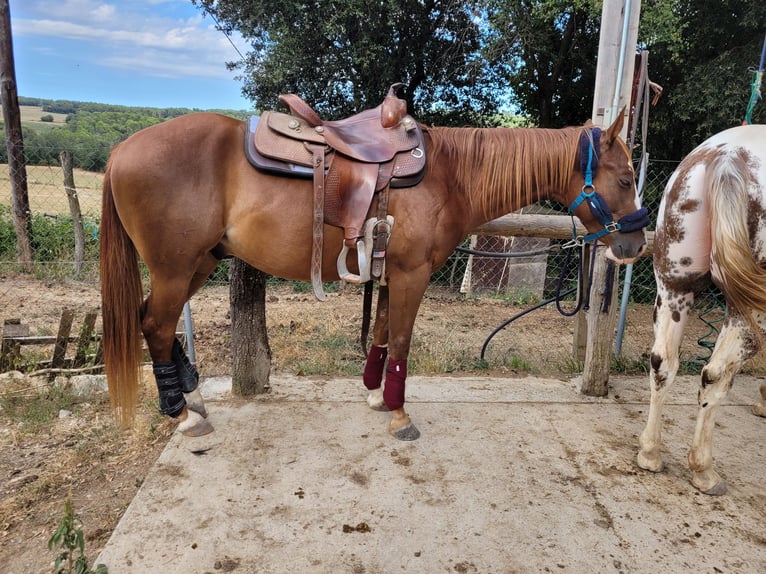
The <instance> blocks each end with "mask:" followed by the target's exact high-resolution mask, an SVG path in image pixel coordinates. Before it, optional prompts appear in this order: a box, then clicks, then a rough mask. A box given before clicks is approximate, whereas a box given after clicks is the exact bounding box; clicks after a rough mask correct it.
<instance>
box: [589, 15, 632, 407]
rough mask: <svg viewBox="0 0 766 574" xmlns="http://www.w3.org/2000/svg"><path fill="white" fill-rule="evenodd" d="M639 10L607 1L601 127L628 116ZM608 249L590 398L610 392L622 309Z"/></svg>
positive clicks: (593, 328) (593, 312)
mask: <svg viewBox="0 0 766 574" xmlns="http://www.w3.org/2000/svg"><path fill="white" fill-rule="evenodd" d="M640 14H641V0H604V5H603V8H602V11H601V35H600V38H599V46H598V63H597V68H596V86H595V91H594V94H593V114H592V118H593V123H594V124H595V125H596V126H598V127H601V128H607V127H609V126H610V125H611V124H612V122H613V121H614V120H615V118H616V117H617V115H618V114H619V113H620V110H621V109H622V108H623V107H624V108H625V112H626V114H629V113H630V103H631V102H630V98H631V87H632V82H633V68H634V67H635V51H636V43H637V40H638V23H639V18H640ZM627 126H628V122H627V120H626V121H625V124H624V126H623V129H622V132H621V133H620V137H622V138H623V139H625V136H626V135H627ZM604 251H605V248H604V247H603V246H600V247H599V248H598V249H597V252H596V262H595V268H594V271H593V282H592V285H591V292H590V309H589V310H588V311H587V332H588V336H587V344H586V348H585V363H584V366H583V373H582V386H581V388H580V392H582V393H583V394H585V395H591V396H606V395H607V393H608V385H609V367H610V365H611V359H612V347H613V345H603V344H602V345H598V344H597V342H598V341H604V340H609V341H612V340H614V337H615V328H616V326H617V309H618V307H619V301H618V298H617V292H618V290H617V287H618V283H619V269H618V268H617V267H616V266H615V268H614V278H613V282H612V286H611V288H609V291H610V292H609V293H608V292H607V288H606V287H605V286H606V279H607V273H608V262H607V260H606V257H605V256H604ZM606 297H610V301H611V304H610V306H609V309H608V311H605V310H604V308H603V307H604V300H605V298H606ZM605 338H606V339H605Z"/></svg>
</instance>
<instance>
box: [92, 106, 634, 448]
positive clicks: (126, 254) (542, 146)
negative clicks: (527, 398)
mask: <svg viewBox="0 0 766 574" xmlns="http://www.w3.org/2000/svg"><path fill="white" fill-rule="evenodd" d="M623 120H624V118H623V114H620V116H619V118H618V119H617V120H616V121H615V122H614V124H613V125H612V126H610V127H609V128H608V129H606V130H604V131H603V133H602V132H601V130H599V129H598V128H593V127H592V126H590V125H589V126H580V127H571V128H563V129H555V130H554V129H534V128H530V129H510V128H481V129H480V128H445V127H435V128H425V127H423V131H424V132H425V147H426V161H427V170H426V174H425V176H424V177H423V179H422V180H421V181H420V183H418V184H417V185H415V186H414V187H409V188H402V189H391V190H390V191H389V192H388V193H389V201H388V213H389V214H391V215H392V216H393V218H394V224H393V228H392V231H391V235H390V239H389V243H388V248H387V250H386V264H385V272H384V276H383V279H384V281H381V287H380V289H379V294H378V305H377V310H376V316H375V323H374V326H373V341H372V343H373V345H372V347H371V350H370V352H369V354H368V357H367V363H366V366H365V369H364V376H363V382H364V384H365V386H366V387H367V389H369V391H370V393H369V395H368V403H369V405H370V406H371V407H372V408H377V409H382V408H384V407H385V408H387V409H388V410H389V411H390V412H391V419H390V422H389V432H391V433H392V434H393V435H394V436H396V437H397V438H399V439H402V440H412V439H415V438H417V437H418V436H419V432H418V430H417V428H416V427H415V425H414V424H413V423H412V421H411V419H410V417H409V416H408V414H407V413H406V412H405V409H404V398H405V396H404V395H405V388H404V387H405V380H406V376H407V356H408V354H409V350H410V338H411V335H412V328H413V325H414V322H415V316H416V315H417V312H418V307H419V306H420V301H421V299H422V297H423V294H424V293H425V290H426V288H427V287H428V283H429V280H430V277H431V274H432V273H433V272H434V271H436V270H437V269H439V267H440V266H441V265H442V264H443V263H444V262H445V261H446V260H447V258H448V257H449V255H450V253H452V251H453V250H454V249H455V247H456V246H458V245H459V244H460V242H461V241H462V240H463V239H464V238H465V237H466V236H467V234H468V233H469V232H470V231H471V230H473V229H475V228H476V227H478V226H479V225H481V224H482V223H485V222H487V221H489V220H491V219H494V218H496V217H499V216H501V215H504V214H507V213H510V212H512V211H515V210H518V209H520V208H521V207H523V206H525V205H528V204H530V203H533V202H536V201H540V200H544V199H551V200H555V201H558V202H560V203H562V204H564V205H567V206H570V211H571V212H572V213H573V214H576V215H577V217H578V218H579V219H580V220H581V221H582V223H583V224H584V225H585V227H586V228H587V229H588V230H589V231H590V232H592V233H591V234H589V236H588V237H589V238H590V237H591V236H592V237H600V238H601V240H602V241H603V242H604V243H605V244H606V245H607V246H608V256H610V257H612V258H613V259H614V260H616V261H618V262H631V261H633V260H635V259H636V258H637V257H639V256H640V255H641V254H642V252H643V251H644V250H645V233H644V229H643V228H644V227H645V226H646V224H647V223H648V216H647V215H646V210H645V209H643V208H642V209H639V206H638V201H637V194H636V188H635V184H634V173H633V168H632V166H631V160H630V154H629V151H628V148H627V146H626V145H625V143H624V142H623V141H622V140H621V139H620V137H619V132H620V130H621V128H622V124H623ZM244 138H245V123H244V122H241V121H238V120H235V119H232V118H229V117H225V116H221V115H217V114H211V113H197V114H190V115H186V116H182V117H179V118H176V119H173V120H170V121H167V122H165V123H162V124H158V125H156V126H153V127H149V128H147V129H144V130H142V131H140V132H138V133H136V134H134V135H133V136H131V137H130V138H128V139H127V140H126V141H125V142H123V143H121V144H120V145H119V146H117V147H116V148H115V149H114V150H113V152H112V154H111V156H110V159H109V162H108V165H107V169H106V174H105V178H104V187H103V214H102V222H101V280H102V300H103V323H104V335H103V338H104V359H105V364H106V373H107V378H108V381H109V389H110V395H111V400H112V406H113V409H114V411H115V414H116V416H117V418H118V420H119V421H120V422H121V423H122V424H123V425H125V424H127V423H129V422H130V420H131V417H132V416H133V412H134V407H135V403H136V398H137V387H138V363H139V359H140V356H141V354H140V345H139V344H140V336H141V334H143V336H144V337H145V339H146V342H147V345H148V348H149V353H150V355H151V359H152V362H153V368H154V374H155V377H156V379H157V386H158V391H159V398H160V409H161V411H162V412H163V413H165V414H168V415H170V416H173V417H177V418H178V419H179V420H180V424H179V427H178V428H179V430H180V431H181V432H182V433H184V434H187V435H191V436H196V435H201V434H204V433H207V432H210V431H211V430H212V426H211V425H210V423H209V422H208V421H207V420H206V417H207V413H206V411H205V407H204V403H203V401H202V397H201V395H200V394H199V391H198V389H197V381H198V375H197V372H196V370H195V369H194V367H193V366H192V365H191V364H190V363H189V361H188V360H187V359H186V356H185V355H184V353H183V349H182V347H181V346H180V344H179V343H178V341H177V340H176V339H175V330H176V324H177V321H178V318H179V316H180V314H181V312H182V308H183V305H184V303H185V302H186V301H187V300H188V299H189V298H190V297H191V296H192V295H193V294H194V292H195V291H197V290H198V289H199V288H200V286H201V285H202V284H203V283H204V282H205V280H206V279H207V277H208V275H210V273H211V272H212V271H213V270H214V269H215V267H216V265H217V264H218V261H219V258H221V257H224V256H234V257H238V258H240V259H242V260H244V261H246V262H247V263H249V264H250V265H252V266H253V267H255V268H257V269H260V270H261V271H263V272H265V273H268V274H270V275H274V276H277V277H282V278H285V279H292V280H309V278H310V267H311V252H312V213H313V210H312V191H313V187H312V182H311V180H308V179H300V178H295V177H283V176H280V175H274V174H269V173H264V172H260V171H258V170H256V169H254V168H253V167H252V166H251V165H250V163H248V160H247V158H246V156H245V152H244ZM599 140H600V141H599ZM376 203H377V201H376V200H374V201H373V206H372V207H371V209H370V214H371V215H370V216H372V214H375V213H376V208H377V206H376ZM343 239H344V236H343V230H342V229H340V228H337V227H334V226H329V225H325V226H324V242H323V248H322V255H323V256H322V261H323V263H322V280H323V281H335V280H338V279H339V274H338V270H337V268H336V266H335V264H334V262H335V260H336V258H337V257H338V254H339V253H340V252H341V248H342V246H343ZM579 239H580V241H582V239H583V238H579ZM138 257H140V258H141V259H143V261H144V263H145V264H146V268H147V269H148V272H149V279H150V281H151V291H150V293H149V295H148V297H147V298H146V299H145V300H144V296H143V292H142V285H141V278H140V275H139V268H138V265H137V262H138ZM348 259H349V261H348V268H349V270H351V271H352V272H353V271H354V270H355V269H358V265H357V262H356V261H355V260H352V259H354V258H352V257H349V258H348ZM386 359H388V363H387V365H386ZM386 366H387V368H386ZM384 371H385V385H384V386H382V384H383V378H384Z"/></svg>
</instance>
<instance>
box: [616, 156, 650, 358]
mask: <svg viewBox="0 0 766 574" xmlns="http://www.w3.org/2000/svg"><path fill="white" fill-rule="evenodd" d="M648 165H649V154H648V153H644V154H643V156H642V157H641V170H640V171H639V173H638V187H637V191H638V197H639V199H643V196H644V183H645V182H646V170H647V166H648ZM632 279H633V264H632V263H628V264H627V265H626V266H625V280H624V283H623V285H622V300H621V301H620V317H619V319H618V322H617V340H616V341H615V344H614V356H615V357H619V356H620V352H621V351H622V336H623V333H624V332H625V317H626V315H627V313H628V299H629V298H630V283H631V280H632Z"/></svg>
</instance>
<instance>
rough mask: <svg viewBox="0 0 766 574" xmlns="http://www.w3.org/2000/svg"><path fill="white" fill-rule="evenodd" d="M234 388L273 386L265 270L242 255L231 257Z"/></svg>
mask: <svg viewBox="0 0 766 574" xmlns="http://www.w3.org/2000/svg"><path fill="white" fill-rule="evenodd" d="M229 300H230V308H231V347H232V355H233V358H234V365H233V371H232V391H233V392H234V394H235V395H239V396H243V397H246V396H251V395H256V394H261V393H266V392H268V391H269V390H270V386H269V374H270V373H271V348H270V347H269V337H268V334H267V333H266V274H265V273H263V272H262V271H259V270H257V269H255V268H253V267H251V266H250V265H248V264H247V263H245V262H244V261H241V260H240V259H236V258H235V259H232V261H231V278H230V280H229Z"/></svg>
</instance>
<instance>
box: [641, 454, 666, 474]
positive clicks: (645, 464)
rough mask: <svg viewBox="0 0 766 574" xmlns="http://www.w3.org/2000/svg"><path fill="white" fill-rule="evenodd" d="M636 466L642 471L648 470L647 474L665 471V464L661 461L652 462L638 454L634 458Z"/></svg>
mask: <svg viewBox="0 0 766 574" xmlns="http://www.w3.org/2000/svg"><path fill="white" fill-rule="evenodd" d="M636 464H637V465H638V467H639V468H642V469H644V470H648V471H649V472H662V471H663V470H665V463H664V462H662V460H661V459H660V460H658V461H652V460H650V459H649V458H647V457H646V456H644V455H643V453H640V452H639V453H638V456H637V457H636Z"/></svg>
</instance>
